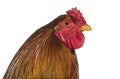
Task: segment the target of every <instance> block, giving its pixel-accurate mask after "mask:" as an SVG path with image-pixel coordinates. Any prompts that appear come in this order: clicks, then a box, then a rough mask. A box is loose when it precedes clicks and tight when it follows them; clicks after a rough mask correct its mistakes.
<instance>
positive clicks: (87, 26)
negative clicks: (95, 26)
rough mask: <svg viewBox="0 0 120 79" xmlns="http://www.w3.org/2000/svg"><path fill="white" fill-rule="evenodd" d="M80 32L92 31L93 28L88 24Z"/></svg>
mask: <svg viewBox="0 0 120 79" xmlns="http://www.w3.org/2000/svg"><path fill="white" fill-rule="evenodd" d="M80 30H82V31H91V30H92V28H91V27H90V26H89V25H88V24H85V25H83V26H82V27H80Z"/></svg>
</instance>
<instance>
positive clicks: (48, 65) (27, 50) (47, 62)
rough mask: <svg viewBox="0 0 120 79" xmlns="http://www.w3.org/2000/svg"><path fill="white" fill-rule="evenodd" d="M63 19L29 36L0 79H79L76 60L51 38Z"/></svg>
mask: <svg viewBox="0 0 120 79" xmlns="http://www.w3.org/2000/svg"><path fill="white" fill-rule="evenodd" d="M66 17H67V15H61V16H59V17H57V18H56V19H55V20H53V21H52V22H50V23H49V24H47V25H45V26H44V27H42V28H40V29H38V30H37V31H36V32H35V33H33V34H32V35H31V36H30V37H29V38H28V40H27V41H26V42H25V43H24V44H23V46H22V47H21V48H20V49H19V50H18V52H17V53H16V55H15V56H14V58H13V60H12V62H11V63H10V65H9V67H8V69H7V71H6V73H5V75H4V77H3V79H79V76H78V75H79V73H78V63H77V57H76V54H75V50H74V49H70V48H69V47H68V46H66V45H65V44H64V43H63V42H62V41H60V40H59V39H58V38H57V37H56V36H55V35H54V29H53V28H54V27H55V26H56V25H57V24H58V23H59V22H60V21H62V20H63V19H65V18H66Z"/></svg>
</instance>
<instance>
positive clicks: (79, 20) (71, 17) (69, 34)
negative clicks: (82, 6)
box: [54, 8, 91, 49]
mask: <svg viewBox="0 0 120 79" xmlns="http://www.w3.org/2000/svg"><path fill="white" fill-rule="evenodd" d="M66 13H67V18H65V19H64V20H62V21H61V22H59V23H58V24H57V25H56V26H55V27H54V29H55V32H54V33H55V35H56V36H57V37H58V38H59V39H60V40H61V41H63V42H64V43H65V44H66V45H67V46H68V47H70V48H73V49H77V48H80V47H82V46H83V44H84V39H85V37H84V35H83V33H82V32H83V31H89V30H91V27H90V26H89V25H88V24H87V23H86V21H85V19H84V17H83V16H82V13H81V12H80V10H77V8H72V9H71V10H68V11H67V12H66Z"/></svg>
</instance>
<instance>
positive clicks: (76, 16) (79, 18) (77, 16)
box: [66, 7, 86, 23]
mask: <svg viewBox="0 0 120 79" xmlns="http://www.w3.org/2000/svg"><path fill="white" fill-rule="evenodd" d="M66 13H67V14H68V15H70V16H72V17H73V18H74V19H76V20H77V21H82V23H86V21H85V20H84V17H83V16H82V13H81V12H80V10H77V8H76V7H75V8H72V9H71V10H68V11H67V12H66Z"/></svg>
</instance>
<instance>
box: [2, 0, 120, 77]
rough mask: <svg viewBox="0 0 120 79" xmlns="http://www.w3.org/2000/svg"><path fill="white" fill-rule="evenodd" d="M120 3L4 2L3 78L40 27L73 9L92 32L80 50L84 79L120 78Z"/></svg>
mask: <svg viewBox="0 0 120 79" xmlns="http://www.w3.org/2000/svg"><path fill="white" fill-rule="evenodd" d="M119 5H120V4H119V0H41V1H40V0H0V79H2V77H3V75H4V73H5V71H6V69H7V67H8V65H9V63H10V61H11V60H12V58H13V56H14V54H15V53H16V52H17V51H18V49H19V48H20V47H21V45H22V44H23V43H24V42H25V40H26V39H27V38H28V37H29V36H30V35H31V34H32V33H33V32H34V31H35V30H36V29H38V28H39V27H41V26H43V25H45V24H47V23H49V22H50V21H52V20H53V19H54V18H56V17H57V16H59V15H61V14H64V13H65V11H66V10H68V9H71V8H72V7H78V9H80V10H81V12H82V13H83V15H84V17H85V19H86V21H87V23H88V24H89V25H91V27H92V29H93V30H92V31H90V32H84V34H85V37H86V40H85V44H84V46H83V47H82V48H80V49H78V50H76V53H77V56H78V60H79V68H80V79H120V6H119Z"/></svg>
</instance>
